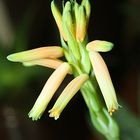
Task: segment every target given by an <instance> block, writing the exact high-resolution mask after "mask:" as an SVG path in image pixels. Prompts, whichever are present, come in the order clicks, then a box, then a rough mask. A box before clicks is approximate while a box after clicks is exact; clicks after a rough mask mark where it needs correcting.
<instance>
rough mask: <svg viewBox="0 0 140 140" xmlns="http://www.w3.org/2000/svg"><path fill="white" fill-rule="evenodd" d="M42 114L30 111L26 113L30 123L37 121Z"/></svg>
mask: <svg viewBox="0 0 140 140" xmlns="http://www.w3.org/2000/svg"><path fill="white" fill-rule="evenodd" d="M41 116H42V114H41V113H37V112H35V111H34V110H31V111H30V112H29V113H28V117H29V118H31V119H32V121H37V120H39V119H40V118H41Z"/></svg>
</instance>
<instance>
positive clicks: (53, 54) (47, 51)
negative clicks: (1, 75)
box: [7, 46, 63, 62]
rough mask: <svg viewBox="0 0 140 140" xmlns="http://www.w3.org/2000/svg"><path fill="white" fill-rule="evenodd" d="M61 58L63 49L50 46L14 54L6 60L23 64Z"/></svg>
mask: <svg viewBox="0 0 140 140" xmlns="http://www.w3.org/2000/svg"><path fill="white" fill-rule="evenodd" d="M62 56H63V49H62V48H61V47H58V46H52V47H41V48H36V49H32V50H27V51H23V52H19V53H14V54H11V55H9V56H8V57H7V59H8V60H10V61H13V62H25V61H32V60H37V59H42V58H59V57H62Z"/></svg>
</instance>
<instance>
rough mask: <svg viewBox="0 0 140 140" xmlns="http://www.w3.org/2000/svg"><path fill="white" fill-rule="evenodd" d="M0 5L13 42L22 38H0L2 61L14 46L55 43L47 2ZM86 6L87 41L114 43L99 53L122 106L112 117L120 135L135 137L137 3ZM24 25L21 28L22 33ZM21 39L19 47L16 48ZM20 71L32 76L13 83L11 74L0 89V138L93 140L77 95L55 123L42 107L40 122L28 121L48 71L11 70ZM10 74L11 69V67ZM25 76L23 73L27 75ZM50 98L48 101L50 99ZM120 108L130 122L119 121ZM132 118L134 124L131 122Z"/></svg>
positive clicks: (139, 59)
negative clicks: (8, 41)
mask: <svg viewBox="0 0 140 140" xmlns="http://www.w3.org/2000/svg"><path fill="white" fill-rule="evenodd" d="M60 2H61V0H58V3H60ZM3 3H4V5H5V7H6V10H7V15H8V17H9V21H10V24H11V27H12V29H13V31H14V33H15V36H16V37H17V38H18V37H19V38H18V39H19V40H22V39H23V40H24V42H21V45H19V44H20V42H18V41H19V40H18V39H15V40H14V41H13V44H12V43H11V44H10V43H9V44H6V45H5V44H4V42H2V43H1V44H2V45H1V46H2V47H1V50H2V51H1V52H3V54H2V55H3V60H4V59H5V58H6V56H7V55H8V54H9V53H13V52H15V50H18V51H22V50H24V49H31V48H36V47H40V46H49V45H60V41H59V34H58V29H57V27H56V23H55V21H54V19H53V16H52V14H51V9H50V3H51V0H34V1H28V0H21V1H19V0H12V1H11V0H3ZM91 10H92V13H91V18H90V22H89V28H88V33H89V40H90V41H92V40H95V39H100V40H107V41H110V42H113V43H114V44H115V46H114V48H113V50H112V51H111V52H109V53H105V54H102V56H103V57H104V59H105V61H106V63H107V65H108V67H109V70H110V74H111V77H112V80H113V83H114V86H115V88H116V91H117V96H118V97H119V99H120V102H123V103H124V104H125V105H124V106H123V107H122V108H120V110H119V111H118V113H116V116H115V117H116V119H117V120H118V123H119V125H120V128H121V134H122V138H121V139H122V140H139V138H140V136H139V134H138V133H137V134H136V132H137V130H140V121H139V113H140V106H139V105H140V100H139V98H140V95H139V94H140V71H139V66H140V43H139V41H140V1H139V0H116V1H112V0H106V1H105V0H94V1H92V0H91ZM0 22H1V21H0ZM24 29H26V32H25V33H24V31H25V30H24ZM22 37H24V38H22ZM22 43H23V44H22ZM24 43H25V44H26V47H25V48H23V47H22V46H23V45H24ZM4 61H6V60H4ZM6 63H8V65H10V68H9V69H11V71H12V70H13V69H14V67H17V66H16V65H18V68H20V67H22V66H21V65H19V64H13V63H12V64H11V62H6ZM2 64H3V63H2ZM4 66H5V64H3V66H2V65H1V69H2V68H3V67H4ZM27 69H28V70H27ZM22 71H24V72H25V75H26V71H27V73H30V72H29V71H32V73H33V74H29V75H30V76H29V77H30V78H29V79H28V78H27V79H24V82H22V78H21V79H19V80H18V82H17V81H16V79H14V78H13V79H12V82H11V83H12V84H13V83H15V88H12V86H10V84H9V85H6V84H5V85H4V86H1V87H0V94H1V99H0V100H1V102H0V123H1V124H0V139H1V140H25V139H26V140H31V139H34V140H55V139H58V140H60V139H61V140H70V139H73V140H76V139H81V140H95V139H97V137H98V134H97V132H96V131H95V130H93V129H92V128H91V127H90V120H89V118H88V111H87V108H86V105H85V103H84V101H83V98H82V97H81V95H80V93H79V94H77V95H76V96H75V97H74V99H73V100H72V101H71V102H70V103H69V105H68V106H67V108H66V109H65V110H64V112H63V113H62V115H61V117H60V119H58V120H57V121H54V120H53V119H52V118H49V117H48V113H47V111H46V112H45V113H44V115H43V117H42V118H41V120H39V121H37V122H33V121H31V119H29V118H28V116H27V113H28V112H29V110H30V109H31V107H32V105H33V104H34V101H35V99H36V98H37V96H38V94H39V92H40V91H41V89H42V87H43V85H44V83H45V81H46V80H47V79H48V77H49V75H50V73H51V72H52V70H49V69H46V68H40V67H37V68H35V69H32V68H23V69H21V71H18V72H17V71H16V72H17V74H16V75H15V76H14V77H18V78H19V77H20V74H21V73H23V72H22ZM13 73H15V71H14V70H13ZM35 75H36V76H35ZM45 75H46V76H45ZM26 76H27V77H28V74H27V75H26ZM23 77H24V76H23ZM70 78H72V77H68V78H67V79H66V80H65V82H64V83H63V86H64V85H65V84H66V82H67V81H68V80H69V79H70ZM3 81H4V78H1V81H0V82H1V83H2V82H3ZM60 90H61V89H60ZM55 98H56V97H54V99H53V100H52V103H51V104H53V103H54V100H55ZM123 103H122V104H123ZM50 106H51V105H50ZM125 106H126V107H125ZM123 110H125V111H128V112H129V113H130V112H131V113H130V114H131V115H130V114H129V116H130V120H132V121H130V120H128V121H126V123H125V120H127V115H126V114H125V113H124V114H123V113H121V111H122V112H125V111H123ZM122 114H123V115H124V116H123V115H122ZM125 115H126V116H125ZM125 117H126V118H125ZM128 118H129V117H128ZM134 120H135V121H134ZM133 121H134V122H135V123H136V124H137V125H138V126H135V124H134V123H133ZM123 122H124V123H123ZM136 135H138V136H137V137H136ZM98 139H99V138H98ZM100 139H103V138H100Z"/></svg>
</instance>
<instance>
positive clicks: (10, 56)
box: [7, 54, 17, 62]
mask: <svg viewBox="0 0 140 140" xmlns="http://www.w3.org/2000/svg"><path fill="white" fill-rule="evenodd" d="M7 59H8V60H9V61H12V62H17V61H16V57H15V54H10V55H8V56H7Z"/></svg>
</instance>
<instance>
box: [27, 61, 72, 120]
mask: <svg viewBox="0 0 140 140" xmlns="http://www.w3.org/2000/svg"><path fill="white" fill-rule="evenodd" d="M70 70H71V67H70V65H69V64H68V63H63V64H61V65H60V66H59V67H58V68H57V69H56V70H55V71H54V72H53V74H52V75H51V76H50V78H49V79H48V80H47V82H46V84H45V86H44V88H43V89H42V91H41V93H40V95H39V97H38V99H37V100H36V102H35V105H34V106H33V108H32V110H31V111H30V112H29V117H31V118H32V119H33V120H37V119H39V118H40V117H41V115H42V114H43V112H44V111H45V109H46V107H47V105H48V103H49V102H50V100H51V98H52V97H53V95H54V93H55V92H56V90H57V89H58V87H59V86H60V84H61V83H62V81H63V80H64V78H65V76H66V75H67V73H68V72H69V71H70Z"/></svg>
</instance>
